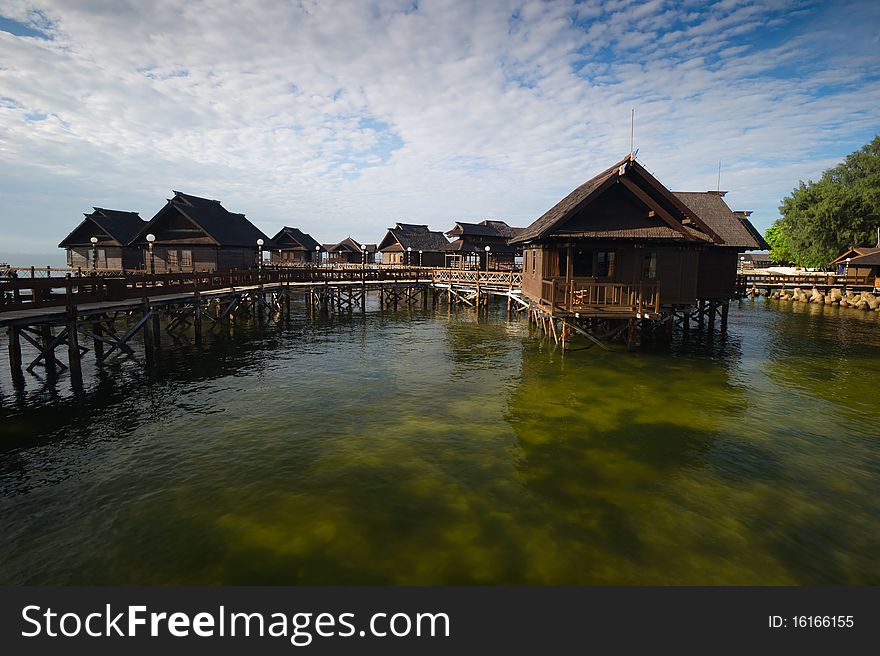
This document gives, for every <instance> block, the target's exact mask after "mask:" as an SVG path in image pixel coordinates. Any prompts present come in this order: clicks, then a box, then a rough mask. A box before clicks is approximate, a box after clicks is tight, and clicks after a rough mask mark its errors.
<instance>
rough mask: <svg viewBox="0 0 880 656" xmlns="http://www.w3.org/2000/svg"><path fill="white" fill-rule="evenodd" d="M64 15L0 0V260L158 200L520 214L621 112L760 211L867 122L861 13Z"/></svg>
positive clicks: (562, 10)
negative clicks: (98, 217) (99, 210)
mask: <svg viewBox="0 0 880 656" xmlns="http://www.w3.org/2000/svg"><path fill="white" fill-rule="evenodd" d="M70 5H71V3H66V2H60V1H56V0H45V1H38V2H36V3H33V2H26V1H20V0H19V1H15V2H11V3H6V4H0V16H4V17H6V18H10V19H13V20H16V21H19V22H22V23H27V22H30V23H31V25H32V27H34V28H35V29H38V30H42V31H44V32H46V33H47V34H48V35H49V36H51V37H52V38H51V39H49V40H46V39H40V38H38V37H22V36H13V35H12V34H9V33H7V32H2V31H0V99H5V100H0V236H2V237H3V239H2V242H3V244H2V245H0V250H11V249H13V248H25V249H31V248H33V249H34V250H46V247H47V246H48V245H50V244H54V243H57V241H58V240H59V239H60V238H61V237H62V236H63V235H64V234H66V233H67V232H68V231H69V228H70V226H71V224H72V223H73V222H75V221H76V220H77V217H78V216H79V215H80V214H79V213H80V212H82V211H85V210H88V209H89V207H91V206H92V205H104V206H110V207H118V208H120V209H135V210H138V211H140V212H141V213H142V215H143V216H145V217H149V216H151V215H152V213H153V212H155V211H156V210H158V209H159V207H161V205H162V202H163V200H164V198H166V197H167V196H168V195H169V193H170V190H171V189H172V188H175V189H182V190H184V191H188V192H190V193H194V194H200V195H205V196H209V197H213V198H220V199H222V200H223V202H224V204H225V205H226V206H227V207H228V208H229V209H230V210H233V211H243V212H245V213H247V214H248V216H249V217H250V218H251V219H252V220H254V222H255V223H257V224H258V225H260V226H261V227H262V228H264V229H265V230H266V231H268V232H270V233H271V232H274V231H275V230H276V229H277V228H278V227H280V226H281V225H285V224H286V225H298V226H300V227H302V228H304V229H306V230H308V231H310V232H313V233H314V235H315V236H316V238H318V239H319V240H320V241H335V240H337V239H339V238H341V237H343V236H345V235H346V234H349V233H350V234H352V235H353V236H355V237H357V238H359V239H363V240H367V241H376V240H377V239H379V238H380V237H381V235H382V231H383V230H384V228H385V227H387V226H388V225H390V224H392V223H393V222H394V221H396V220H400V219H404V218H406V219H409V220H419V221H425V222H430V223H431V224H432V225H434V226H436V227H437V228H444V229H445V228H447V227H448V226H449V225H450V224H451V222H452V221H453V220H454V219H461V218H484V217H501V218H508V219H510V220H511V221H512V222H514V223H518V224H527V223H529V222H530V221H531V220H533V219H534V218H536V217H537V216H538V215H540V214H541V213H542V212H543V211H544V210H546V209H547V208H548V207H549V206H550V205H552V204H553V203H554V202H555V201H556V200H558V198H559V197H560V196H561V195H562V194H564V193H566V192H567V191H568V190H570V189H571V188H572V187H573V186H574V185H576V184H579V183H580V182H582V181H583V180H585V179H586V178H588V177H590V176H592V175H593V174H594V173H596V172H597V171H599V170H601V169H603V168H605V167H606V166H607V165H608V164H609V163H610V162H613V161H615V160H617V159H619V158H620V157H622V156H623V154H624V153H625V152H626V151H627V149H628V147H629V110H630V107H633V106H635V107H636V144H637V145H638V146H639V147H640V148H641V159H642V160H643V161H644V163H645V164H646V165H647V166H648V167H649V168H651V169H652V170H653V171H655V172H656V173H657V175H658V176H659V177H660V179H661V180H662V181H664V182H665V183H666V184H668V185H669V186H670V187H672V188H676V189H685V188H689V189H709V188H713V187H714V186H715V179H716V175H717V162H718V160H719V159H721V160H723V162H724V165H723V172H722V186H723V187H725V188H728V189H730V190H731V195H730V196H729V198H730V199H731V200H732V204H735V205H736V206H737V208H743V209H746V208H747V209H753V210H756V214H755V218H756V220H757V222H758V223H759V224H760V225H767V224H768V223H769V222H770V221H771V220H772V219H773V218H774V216H775V207H776V205H777V204H778V202H779V200H780V198H781V197H782V196H784V195H785V194H786V193H788V192H789V191H790V190H791V188H793V187H794V186H795V185H796V184H797V181H798V179H799V178H806V177H817V176H818V174H819V173H821V170H822V169H823V168H825V167H827V166H829V165H831V164H833V163H834V162H835V161H836V160H837V159H839V158H841V157H842V156H843V155H845V154H846V153H848V152H849V151H851V150H853V149H855V148H856V147H858V146H860V145H861V144H862V143H863V142H865V141H867V140H868V139H870V138H871V137H872V136H873V134H874V132H875V131H877V129H878V125H877V115H876V111H875V108H876V107H877V106H878V105H880V84H878V81H877V77H876V73H874V70H875V69H876V65H877V63H878V61H877V54H876V48H875V46H874V45H872V39H873V38H874V37H875V35H876V29H873V30H872V27H871V26H872V24H873V25H876V19H877V17H878V10H877V9H876V8H874V7H873V5H869V4H863V5H859V4H853V5H850V6H848V7H847V8H846V9H844V10H840V9H839V8H838V10H837V11H836V12H832V11H829V10H827V9H824V8H823V7H813V6H811V5H805V4H804V3H803V2H798V1H795V0H792V1H791V2H788V1H785V0H783V1H780V2H778V3H774V4H772V5H770V4H762V5H757V4H755V3H752V2H747V1H735V2H728V1H724V2H718V3H715V5H713V6H710V7H708V8H702V10H701V11H699V12H698V13H697V12H695V9H696V8H698V6H699V7H702V5H694V6H690V7H688V6H683V5H682V3H672V2H662V1H659V0H658V1H654V2H647V3H638V2H623V1H618V0H614V1H609V2H603V3H599V2H595V3H588V4H586V5H573V4H571V3H569V2H563V1H559V2H476V1H474V2H464V1H452V0H449V1H430V0H429V1H423V2H420V3H418V5H417V7H413V3H412V2H348V3H343V2H332V3H331V2H301V3H299V4H298V5H291V4H287V3H277V2H269V1H266V2H248V3H235V2H225V1H220V0H210V1H209V0H201V1H200V0H193V1H191V2H188V3H180V2H170V1H168V0H166V1H159V2H155V3H141V2H108V3H106V4H104V5H103V8H102V4H101V3H89V4H88V5H85V4H84V5H82V6H70ZM803 11H807V13H806V14H805V15H803V16H799V17H796V18H791V16H792V15H795V14H800V12H803ZM829 16H833V19H832V18H829ZM834 21H836V22H834ZM872 21H873V23H872ZM768 26H769V27H768ZM774 26H775V27H774ZM859 35H861V37H864V38H860V36H859ZM38 243H41V244H45V246H40V247H37V246H36V244H38Z"/></svg>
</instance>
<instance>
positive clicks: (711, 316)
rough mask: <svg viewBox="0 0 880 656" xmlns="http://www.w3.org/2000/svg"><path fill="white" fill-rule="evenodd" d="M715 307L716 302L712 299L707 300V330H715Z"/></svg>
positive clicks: (711, 331)
mask: <svg viewBox="0 0 880 656" xmlns="http://www.w3.org/2000/svg"><path fill="white" fill-rule="evenodd" d="M716 307H717V302H716V301H714V300H712V301H709V332H710V333H713V332H715V308H716Z"/></svg>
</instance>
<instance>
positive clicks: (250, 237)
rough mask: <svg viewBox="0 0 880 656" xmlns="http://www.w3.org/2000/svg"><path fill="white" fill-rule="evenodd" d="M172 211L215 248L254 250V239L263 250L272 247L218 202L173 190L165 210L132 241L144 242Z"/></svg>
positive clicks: (265, 239) (261, 235) (241, 216)
mask: <svg viewBox="0 0 880 656" xmlns="http://www.w3.org/2000/svg"><path fill="white" fill-rule="evenodd" d="M172 210H177V211H179V212H180V213H181V214H183V215H184V216H185V217H187V218H188V219H189V220H190V221H192V222H193V223H194V224H196V225H197V226H198V227H199V228H200V229H201V230H202V231H203V232H204V233H205V234H206V235H207V236H208V237H210V238H211V239H213V240H214V241H215V242H216V243H217V245H218V246H240V247H246V248H256V244H257V239H262V240H263V241H264V242H265V244H264V245H265V246H266V247H269V248H271V247H272V246H273V244H272V240H271V239H269V238H268V237H267V236H266V235H265V234H263V231H262V230H260V229H259V228H257V226H255V225H254V224H253V223H251V222H250V221H248V219H247V217H246V216H245V215H244V214H235V213H233V212H230V211H229V210H227V209H226V208H225V207H223V206H222V205H221V204H220V201H219V200H210V199H208V198H201V197H200V196H192V195H190V194H185V193H183V192H181V191H174V197H173V198H169V199H168V201H167V202H166V203H165V207H163V208H162V209H161V210H159V211H158V212H157V213H156V215H155V216H154V217H153V218H152V219H150V221H149V223H147V224H146V225H145V226H144V227H143V228H141V230H140V231H139V232H138V233H137V235H135V237H134V238H133V239H132V240H131V241H132V242H134V241H135V240H137V241H139V242H140V241H143V240H144V239H145V237H146V235H147V233H149V232H150V228H151V227H152V226H154V225H156V223H158V222H159V221H161V220H162V219H163V217H165V215H166V214H168V212H170V211H172Z"/></svg>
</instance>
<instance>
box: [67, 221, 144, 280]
mask: <svg viewBox="0 0 880 656" xmlns="http://www.w3.org/2000/svg"><path fill="white" fill-rule="evenodd" d="M83 216H84V217H85V218H84V219H83V220H82V221H81V222H80V224H79V225H78V226H77V227H76V228H75V229H74V230H73V232H71V233H70V234H69V235H67V237H65V238H64V240H63V241H62V242H61V243H60V244H58V246H59V248H65V249H67V266H69V267H73V268H82V269H113V270H119V269H136V268H138V266H139V264H140V262H141V254H140V251H139V250H138V249H137V248H133V247H131V246H129V242H130V241H131V239H132V237H134V236H135V235H136V234H137V233H138V231H139V230H140V229H141V228H143V227H144V226H145V225H146V223H147V222H146V221H144V220H143V219H142V218H141V217H140V216H139V215H138V213H137V212H124V211H120V210H108V209H105V208H103V207H95V208H93V211H92V212H91V213H89V214H84V215H83ZM92 238H95V239H96V240H97V242H96V243H92V241H91V240H92Z"/></svg>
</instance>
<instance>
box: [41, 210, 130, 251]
mask: <svg viewBox="0 0 880 656" xmlns="http://www.w3.org/2000/svg"><path fill="white" fill-rule="evenodd" d="M92 209H93V210H94V211H92V212H91V213H90V214H83V216H84V217H85V218H84V219H83V220H82V221H81V222H80V224H79V225H78V226H77V227H76V228H74V229H73V230H72V231H71V233H70V234H69V235H67V237H65V238H64V239H63V240H62V241H61V243H60V244H58V246H59V247H60V248H67V247H68V246H82V245H83V244H85V243H88V242H83V243H79V242H78V240H76V239H74V237H75V235H76V234H77V233H78V232H79V231H80V230H81V228H82V227H83V226H84V225H85V224H87V223H89V222H91V223H94V224H95V225H96V226H98V228H99V229H100V230H102V231H103V232H104V233H105V234H106V235H107V236H108V237H110V239H112V240H113V241H115V242H117V243H118V244H119V245H120V246H125V245H126V244H128V242H129V241H130V240H131V238H132V237H134V235H136V234H137V232H138V230H140V229H141V228H142V227H143V226H145V225H146V223H147V222H146V221H144V220H143V219H142V218H141V217H140V216H139V215H138V213H137V212H125V211H123V210H108V209H106V208H103V207H93V208H92Z"/></svg>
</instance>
